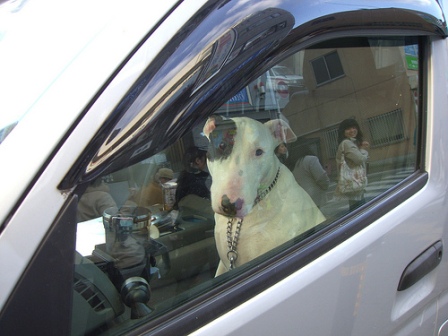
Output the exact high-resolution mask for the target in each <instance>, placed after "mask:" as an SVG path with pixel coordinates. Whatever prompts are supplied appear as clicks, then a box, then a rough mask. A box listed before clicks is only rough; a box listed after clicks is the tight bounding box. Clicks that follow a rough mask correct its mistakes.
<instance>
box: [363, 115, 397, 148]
mask: <svg viewBox="0 0 448 336" xmlns="http://www.w3.org/2000/svg"><path fill="white" fill-rule="evenodd" d="M367 123H368V125H369V131H370V137H371V140H372V143H371V145H372V146H382V145H388V144H392V143H395V142H399V141H402V140H404V139H405V135H404V124H403V112H402V110H401V109H396V110H394V111H391V112H387V113H384V114H381V115H379V116H376V117H372V118H368V119H367Z"/></svg>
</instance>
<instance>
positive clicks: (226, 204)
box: [221, 195, 243, 216]
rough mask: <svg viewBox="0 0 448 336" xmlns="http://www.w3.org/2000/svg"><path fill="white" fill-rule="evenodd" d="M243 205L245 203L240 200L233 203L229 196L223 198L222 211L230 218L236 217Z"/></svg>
mask: <svg viewBox="0 0 448 336" xmlns="http://www.w3.org/2000/svg"><path fill="white" fill-rule="evenodd" d="M242 204H243V202H242V200H241V199H239V198H238V199H237V201H236V202H234V203H232V202H230V199H229V197H228V196H227V195H224V196H222V197H221V208H222V211H223V212H224V213H225V214H226V215H228V216H235V215H236V213H237V211H238V210H240V209H241V207H242Z"/></svg>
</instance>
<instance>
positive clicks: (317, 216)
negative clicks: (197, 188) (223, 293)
mask: <svg viewBox="0 0 448 336" xmlns="http://www.w3.org/2000/svg"><path fill="white" fill-rule="evenodd" d="M203 131H204V134H205V135H206V136H207V138H208V139H209V141H210V145H209V150H208V154H207V158H208V168H209V171H210V174H211V175H212V186H211V201H212V208H213V210H214V212H215V222H216V226H215V239H216V246H217V249H218V253H219V257H220V259H221V261H220V263H219V266H218V269H217V271H216V276H218V275H220V274H222V273H224V272H226V271H228V270H229V269H232V268H234V267H236V266H240V265H242V264H244V263H246V262H248V261H250V260H252V259H254V258H256V257H258V256H260V255H262V254H263V253H265V252H267V251H269V250H271V249H273V248H274V247H276V246H279V245H280V244H282V243H285V242H287V241H288V240H290V239H292V238H294V237H296V236H297V235H299V234H301V233H303V232H305V231H306V230H308V229H310V228H312V227H314V226H315V225H317V224H318V223H321V222H322V221H324V220H325V217H324V216H323V215H322V213H321V212H320V210H319V209H318V208H317V206H316V205H315V204H314V202H313V201H312V199H311V197H310V196H309V195H308V194H307V193H306V192H305V191H304V190H303V189H302V188H301V187H300V186H299V185H298V184H297V182H296V180H295V178H294V176H293V175H292V173H291V172H290V171H289V170H288V168H286V167H285V166H284V165H283V164H281V163H280V161H279V160H278V158H277V156H276V155H275V154H274V149H275V147H276V146H277V145H279V144H280V143H281V142H290V141H295V140H296V136H295V134H294V133H293V132H292V130H291V129H290V128H289V126H288V125H287V123H286V122H284V121H282V120H271V121H268V122H267V123H265V124H262V123H260V122H258V121H256V120H253V119H250V118H232V119H224V118H222V117H220V116H213V117H211V118H209V119H208V120H207V122H206V124H205V126H204V130H203Z"/></svg>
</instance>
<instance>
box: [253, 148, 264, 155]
mask: <svg viewBox="0 0 448 336" xmlns="http://www.w3.org/2000/svg"><path fill="white" fill-rule="evenodd" d="M263 153H264V151H263V150H262V149H257V150H256V151H255V155H256V156H260V155H263Z"/></svg>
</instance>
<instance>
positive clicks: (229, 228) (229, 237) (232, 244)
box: [227, 167, 280, 269]
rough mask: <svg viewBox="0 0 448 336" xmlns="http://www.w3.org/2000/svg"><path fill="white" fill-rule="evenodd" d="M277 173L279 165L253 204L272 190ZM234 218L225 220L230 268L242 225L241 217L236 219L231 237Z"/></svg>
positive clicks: (235, 254)
mask: <svg viewBox="0 0 448 336" xmlns="http://www.w3.org/2000/svg"><path fill="white" fill-rule="evenodd" d="M279 174H280V167H279V168H278V170H277V174H276V175H275V178H274V180H273V181H272V183H271V185H270V186H269V187H268V188H267V189H265V190H263V191H262V192H259V193H258V196H257V198H255V201H254V205H255V204H257V203H258V202H260V201H261V200H262V199H263V198H265V197H266V195H267V194H268V193H269V192H270V191H271V190H272V188H274V186H275V184H276V183H277V180H278V176H279ZM234 219H235V217H231V218H229V220H228V221H227V247H228V249H229V251H228V252H227V259H229V262H230V269H234V268H235V263H236V260H237V259H238V252H237V250H236V247H237V245H238V239H239V238H240V232H241V226H242V225H243V219H240V220H238V222H237V223H236V228H235V233H234V235H233V238H232V226H233V221H234Z"/></svg>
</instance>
